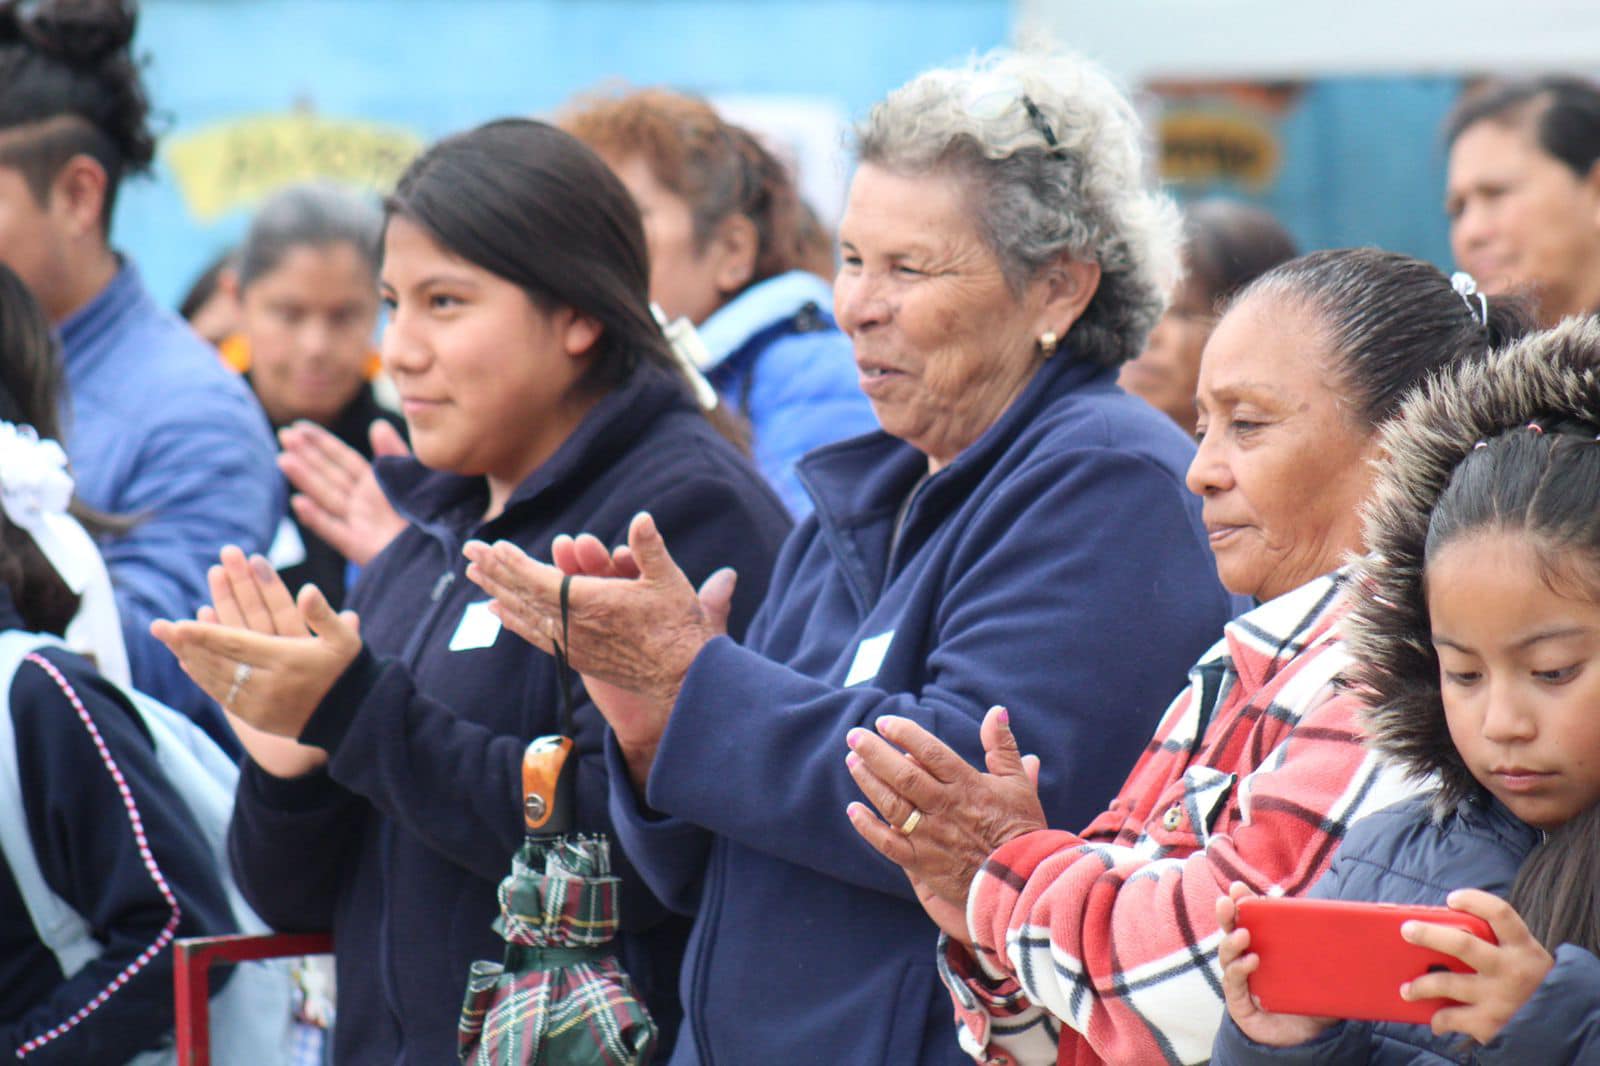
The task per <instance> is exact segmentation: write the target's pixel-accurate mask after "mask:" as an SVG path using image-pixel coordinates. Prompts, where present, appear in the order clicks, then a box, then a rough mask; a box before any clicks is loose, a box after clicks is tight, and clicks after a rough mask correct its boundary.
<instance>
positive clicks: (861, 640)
mask: <svg viewBox="0 0 1600 1066" xmlns="http://www.w3.org/2000/svg"><path fill="white" fill-rule="evenodd" d="M1114 378H1115V373H1114V372H1113V371H1111V370H1108V369H1104V368H1100V367H1095V366H1090V365H1085V364H1081V363H1074V362H1072V360H1071V356H1070V353H1067V352H1062V353H1058V354H1057V355H1056V357H1055V358H1054V359H1052V360H1050V361H1049V362H1047V363H1046V364H1045V365H1044V367H1043V368H1042V369H1041V370H1040V371H1039V372H1038V373H1037V374H1036V375H1035V376H1034V379H1033V380H1032V382H1031V383H1030V384H1029V385H1028V386H1027V388H1026V389H1025V390H1024V392H1023V393H1022V395H1021V396H1020V397H1018V399H1017V400H1016V401H1015V402H1014V403H1013V404H1012V405H1011V407H1010V408H1009V409H1008V410H1007V411H1006V413H1005V414H1004V415H1003V416H1002V417H1001V418H1000V420H999V421H998V422H997V423H996V424H995V425H993V426H991V427H990V428H989V430H988V431H987V432H986V433H985V434H984V435H983V436H982V437H980V438H979V440H978V441H977V442H976V443H974V444H973V445H972V446H971V447H969V448H968V449H967V450H966V451H964V452H962V453H961V454H960V455H959V456H958V457H957V458H956V459H955V460H954V461H953V462H951V463H950V464H949V465H948V466H946V467H944V468H943V469H942V470H941V471H940V472H938V473H937V474H934V475H932V476H931V477H927V479H926V480H922V479H923V477H924V475H925V474H927V457H926V456H924V455H923V454H922V453H920V452H918V451H916V450H915V449H913V448H911V447H910V446H909V445H907V444H905V443H903V442H901V441H899V440H896V439H894V438H892V437H889V436H887V435H885V434H883V433H875V434H869V435H867V436H865V437H859V438H856V439H855V440H851V441H845V442H842V443H839V444H835V445H830V446H828V447H826V448H822V449H819V450H818V451H816V452H813V453H812V454H811V455H810V456H808V457H807V458H806V459H805V460H803V461H802V462H801V464H800V473H801V478H802V479H803V480H804V482H805V483H806V485H807V487H808V489H809V491H810V493H811V497H812V499H813V500H814V501H815V503H816V510H815V511H814V513H813V514H812V516H811V517H810V518H808V519H806V520H805V521H804V522H802V523H801V524H800V526H799V527H798V528H797V529H796V530H795V532H794V535H793V536H792V537H791V538H790V539H789V542H788V544H787V545H786V546H785V548H784V552H783V555H782V557H781V558H780V559H779V561H778V567H777V571H776V572H775V574H774V576H773V579H772V589H773V592H772V595H771V597H769V599H768V602H767V603H766V604H765V605H763V607H762V610H761V613H760V614H759V615H758V617H757V618H756V620H755V622H754V623H753V624H752V625H751V627H750V633H749V636H748V638H747V640H746V642H745V644H744V645H743V646H741V645H740V644H738V643H737V642H736V641H734V640H732V639H729V638H718V639H716V640H714V641H712V642H711V643H710V644H709V645H707V646H706V647H705V648H704V649H703V650H702V651H701V652H700V654H699V656H697V658H696V659H695V662H694V664H693V665H692V667H691V668H690V670H689V673H688V676H687V678H686V679H685V683H684V686H683V689H682V692H681V694H680V695H679V698H678V702H677V706H676V708H675V709H674V711H673V714H672V718H671V720H670V722H669V724H668V726H667V731H666V734H665V736H664V737H663V740H662V743H661V746H660V749H659V752H658V755H657V758H656V762H655V764H654V766H653V768H652V770H651V774H650V778H649V781H648V787H647V796H646V797H645V799H646V801H647V803H648V808H647V807H645V806H642V805H641V803H640V799H639V797H638V796H637V795H636V794H635V792H634V789H633V788H632V785H631V784H630V783H629V779H628V777H627V776H626V775H625V774H622V773H621V772H620V765H621V763H620V756H619V754H618V753H617V750H616V746H615V744H611V745H609V747H608V758H611V759H613V760H616V761H614V762H613V763H612V765H613V767H614V769H613V773H612V810H613V816H614V818H615V820H616V823H617V826H618V832H619V834H620V835H621V837H622V840H623V842H624V844H625V845H626V846H627V847H628V849H629V851H630V853H631V854H632V855H633V857H634V861H635V862H636V863H637V864H638V866H639V868H640V870H641V872H643V873H644V875H645V877H646V879H647V880H648V881H649V882H650V884H651V885H652V887H654V888H655V889H656V891H657V893H658V894H659V895H660V896H661V898H662V899H664V900H666V901H667V902H668V903H669V904H670V905H673V906H676V907H678V908H680V909H682V910H683V911H684V912H685V913H694V914H695V915H696V919H695V927H694V932H693V935H692V938H691V941H690V946H689V954H688V957H687V959H686V960H685V963H684V971H683V974H684V976H683V996H684V1006H685V1021H684V1032H683V1033H682V1034H681V1035H680V1038H679V1040H678V1046H677V1051H676V1054H675V1055H674V1056H673V1058H672V1060H671V1061H672V1064H673V1066H684V1064H690V1063H705V1064H709V1063H716V1064H718V1066H744V1064H747V1063H761V1062H768V1063H785V1064H787V1063H812V1062H830V1063H832V1062H851V1063H894V1064H896V1066H901V1064H907V1066H909V1064H913V1063H950V1064H954V1063H958V1062H961V1061H963V1060H964V1056H963V1055H962V1053H961V1051H960V1049H959V1048H958V1047H957V1045H956V1035H955V1026H954V1023H953V1022H952V1010H951V1006H950V999H949V996H948V994H947V993H946V992H945V990H944V987H943V986H942V985H941V984H940V982H939V978H938V976H937V975H936V973H935V954H936V953H935V941H936V938H937V935H938V934H937V930H936V929H935V928H934V926H933V923H932V922H931V921H929V920H928V918H927V916H926V915H925V914H924V913H923V912H922V909H921V907H920V906H918V904H917V903H916V901H915V899H914V898H913V895H912V892H911V888H910V886H909V885H908V883H907V882H906V879H905V876H904V875H903V874H902V873H901V872H900V870H899V869H898V868H897V867H895V866H893V865H892V864H891V863H889V862H888V861H887V860H885V859H883V858H882V857H881V856H879V855H878V854H877V853H876V852H875V851H873V850H872V849H871V848H870V847H869V846H867V844H865V843H864V842H863V841H862V840H861V839H860V838H859V837H858V836H857V835H856V833H855V830H854V829H852V828H851V826H850V823H849V821H848V820H847V819H846V817H845V813H844V811H845V806H846V805H847V804H849V803H850V802H851V801H853V800H860V799H862V798H863V797H862V794H861V792H860V791H859V790H858V789H857V788H856V785H855V783H854V782H853V781H852V780H851V778H850V776H849V773H848V772H847V770H846V768H845V753H846V748H845V734H846V733H847V732H848V731H849V730H850V728H851V727H853V726H865V727H867V728H871V726H872V723H873V721H874V720H875V719H877V718H878V716H880V715H883V714H898V715H903V716H906V717H908V718H911V719H914V720H916V721H918V722H919V723H921V724H922V725H923V726H925V727H927V728H928V729H930V730H931V731H932V732H934V733H935V734H937V735H938V736H939V737H941V738H942V739H944V740H945V741H946V742H947V743H949V744H951V745H952V746H953V747H954V748H955V749H956V750H957V751H959V752H960V753H961V754H962V755H963V756H964V757H966V758H967V759H968V760H969V761H971V762H973V763H975V764H977V765H982V746H981V745H980V743H979V740H978V725H979V722H980V721H981V720H982V717H983V714H984V712H985V710H986V709H987V708H988V707H989V706H991V705H992V704H997V703H998V704H1004V705H1005V706H1007V707H1009V708H1010V709H1011V721H1012V723H1013V726H1014V728H1015V731H1016V734H1017V738H1018V741H1019V742H1020V744H1021V745H1022V750H1023V751H1031V752H1037V753H1039V754H1040V755H1041V756H1042V757H1043V760H1044V767H1043V772H1042V775H1041V779H1040V784H1041V789H1042V794H1043V799H1044V804H1045V812H1046V814H1047V815H1048V816H1049V820H1050V823H1051V824H1052V825H1066V826H1080V825H1084V824H1086V823H1087V822H1088V820H1089V819H1090V818H1091V817H1092V816H1093V815H1094V814H1097V813H1098V812H1099V811H1100V810H1102V809H1103V807H1104V805H1105V803H1106V802H1107V801H1108V800H1109V799H1110V798H1111V797H1112V795H1113V794H1114V793H1115V791H1116V788H1117V786H1118V785H1120V784H1121V783H1122V780H1123V778H1124V777H1125V776H1126V775H1127V772H1128V770H1129V769H1130V768H1131V767H1132V766H1133V764H1134V762H1135V760H1136V758H1137V757H1138V755H1139V753H1140V752H1141V751H1142V749H1143V747H1144V745H1145V743H1146V742H1147V741H1148V739H1149V737H1150V734H1151V732H1152V731H1153V729H1154V727H1155V724H1156V721H1157V719H1158V717H1159V715H1160V714H1161V712H1162V710H1163V709H1164V707H1165V706H1166V704H1167V702H1168V701H1169V700H1170V699H1171V698H1172V696H1173V694H1174V693H1176V692H1178V691H1179V690H1180V689H1181V688H1182V687H1183V685H1184V682H1185V676H1186V672H1187V670H1188V668H1189V664H1190V663H1192V662H1193V661H1194V660H1195V659H1196V658H1197V657H1198V656H1199V654H1200V653H1201V652H1202V651H1204V650H1205V649H1206V647H1207V646H1209V645H1210V644H1211V643H1212V642H1213V641H1214V640H1215V639H1216V638H1217V635H1218V633H1219V632H1220V631H1221V629H1222V625H1223V623H1224V622H1225V621H1227V619H1228V617H1229V610H1230V601H1229V598H1228V597H1227V596H1226V595H1225V594H1224V592H1223V591H1222V588H1221V587H1220V586H1219V585H1218V583H1217V578H1216V571H1215V568H1214V565H1213V562H1212V558H1211V553H1210V551H1209V550H1208V548H1207V545H1206V538H1205V533H1204V530H1203V528H1202V526H1201V524H1200V520H1199V506H1198V502H1197V501H1196V499H1195V498H1194V497H1193V496H1192V495H1190V494H1189V493H1188V492H1187V491H1186V490H1185V488H1184V484H1183V476H1184V471H1185V468H1186V467H1187V464H1188V462H1189V458H1190V456H1191V455H1192V453H1193V447H1192V445H1191V444H1189V442H1187V441H1186V440H1185V439H1184V437H1183V435H1182V433H1180V432H1179V431H1178V430H1177V429H1176V428H1175V427H1173V426H1172V424H1171V423H1170V422H1169V421H1167V419H1165V418H1164V417H1163V416H1161V415H1159V414H1157V413H1156V412H1155V411H1154V410H1153V409H1151V408H1150V407H1149V406H1148V405H1146V404H1144V403H1143V402H1141V401H1139V400H1135V399H1133V398H1131V397H1129V396H1127V395H1126V394H1125V393H1123V392H1122V391H1121V390H1120V389H1118V388H1117V386H1116V384H1115V381H1114ZM901 514H903V516H904V517H903V521H902V523H901V530H900V536H899V539H898V542H895V540H894V537H893V533H894V528H895V525H896V517H897V516H899V515H901ZM668 545H669V546H671V545H672V541H671V538H670V537H669V538H668ZM674 550H676V549H674ZM708 771H714V772H708ZM708 830H709V832H707V831H708Z"/></svg>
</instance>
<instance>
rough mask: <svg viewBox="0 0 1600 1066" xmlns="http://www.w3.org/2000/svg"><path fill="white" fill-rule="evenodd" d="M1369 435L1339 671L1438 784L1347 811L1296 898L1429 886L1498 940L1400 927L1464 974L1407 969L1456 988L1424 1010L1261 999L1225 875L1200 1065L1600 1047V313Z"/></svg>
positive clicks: (1545, 1057)
mask: <svg viewBox="0 0 1600 1066" xmlns="http://www.w3.org/2000/svg"><path fill="white" fill-rule="evenodd" d="M1467 300H1468V306H1469V309H1472V310H1477V309H1478V308H1479V307H1480V306H1481V305H1480V304H1479V303H1478V298H1477V297H1476V296H1475V295H1470V296H1469V297H1467ZM1384 449H1385V453H1386V456H1387V458H1386V459H1385V460H1384V462H1383V465H1382V467H1381V480H1380V484H1379V487H1378V491H1377V493H1376V495H1375V502H1374V505H1373V506H1372V508H1371V510H1370V512H1369V514H1368V518H1367V522H1368V525H1367V530H1366V535H1367V544H1368V545H1369V547H1370V549H1371V551H1370V554H1369V555H1368V556H1367V557H1366V558H1365V559H1364V560H1363V561H1362V562H1361V563H1360V564H1358V569H1357V575H1356V578H1355V580H1353V581H1352V593H1351V595H1352V600H1353V603H1354V606H1353V609H1352V613H1351V616H1350V619H1349V622H1348V626H1349V639H1350V641H1351V645H1352V647H1353V649H1354V651H1355V653H1356V657H1357V660H1358V662H1359V663H1360V666H1359V667H1358V669H1357V671H1356V675H1355V677H1354V679H1353V680H1354V681H1355V683H1356V684H1357V686H1358V687H1359V688H1361V689H1363V690H1365V692H1366V694H1367V696H1368V698H1369V700H1370V702H1371V705H1372V707H1373V708H1374V709H1373V710H1372V711H1371V712H1370V716H1369V717H1370V727H1371V733H1372V736H1373V742H1374V743H1375V744H1376V745H1377V746H1378V747H1379V748H1380V749H1381V750H1383V751H1385V752H1386V753H1388V754H1389V755H1391V756H1393V757H1395V758H1397V759H1398V760H1400V761H1401V762H1402V763H1403V764H1404V765H1406V766H1407V767H1408V768H1409V769H1411V770H1412V771H1413V772H1414V773H1415V774H1416V775H1418V776H1419V777H1426V776H1433V777H1436V778H1437V780H1438V782H1439V787H1438V789H1437V791H1435V792H1434V793H1432V794H1431V795H1428V796H1422V797H1419V798H1416V799H1412V800H1407V801H1405V802H1403V803H1400V804H1397V805H1396V806H1394V807H1391V808H1389V809H1387V810H1385V811H1382V812H1379V813H1378V814H1375V815H1373V816H1371V817H1370V818H1368V819H1366V820H1364V821H1363V822H1361V823H1358V824H1357V826H1356V827H1355V828H1354V829H1353V830H1352V831H1351V832H1350V833H1349V835H1348V836H1347V837H1346V838H1345V841H1344V844H1343V846H1342V847H1341V849H1340V851H1339V854H1338V856H1337V857H1336V858H1335V860H1334V863H1333V865H1332V867H1331V868H1330V869H1329V871H1328V873H1327V875H1326V876H1325V877H1324V878H1323V879H1322V880H1321V881H1320V882H1319V883H1318V884H1317V885H1316V886H1315V887H1314V888H1313V890H1312V892H1311V895H1312V896H1320V897H1323V898H1326V899H1349V900H1374V901H1383V902H1389V903H1405V904H1441V903H1442V904H1445V905H1447V906H1448V907H1450V908H1452V909H1453V910H1456V911H1460V912H1463V913H1465V914H1470V915H1475V916H1477V917H1479V918H1481V919H1483V920H1484V921H1485V922H1487V923H1488V925H1489V927H1490V928H1491V929H1492V931H1493V933H1494V938H1495V940H1496V941H1497V943H1491V942H1489V941H1487V940H1483V939H1480V938H1479V937H1476V936H1473V935H1472V934H1471V933H1468V932H1466V931H1464V930H1462V929H1453V928H1449V927H1447V926H1445V925H1441V924H1436V923H1431V922H1423V921H1410V922H1406V923H1404V924H1403V925H1402V926H1401V927H1400V935H1401V937H1403V938H1404V940H1406V941H1407V942H1409V943H1410V944H1413V945H1417V946H1420V947H1425V948H1430V949H1433V950H1435V951H1438V952H1441V953H1442V954H1443V955H1445V956H1450V957H1454V958H1456V959H1459V960H1460V961H1461V962H1462V963H1464V964H1465V967H1466V968H1467V969H1468V970H1470V971H1471V972H1467V973H1452V972H1429V973H1426V974H1424V975H1423V976H1420V977H1417V978H1415V979H1414V980H1411V981H1408V982H1406V983H1405V984H1403V985H1402V986H1401V987H1400V989H1399V994H1400V997H1401V999H1403V1000H1408V1001H1416V1000H1425V999H1433V998H1439V999H1445V1000H1453V1001H1455V1002H1454V1003H1453V1004H1450V1005H1446V1006H1444V1007H1442V1008H1440V1009H1438V1010H1437V1011H1435V1012H1433V1014H1432V1020H1431V1024H1430V1025H1426V1026H1424V1025H1417V1024H1404V1023H1397V1022H1376V1023H1374V1022H1357V1021H1348V1020H1346V1021H1340V1020H1337V1019H1333V1018H1314V1017H1307V1016H1301V1015H1288V1014H1273V1013H1270V1012H1268V1011H1265V1010H1263V1009H1262V1008H1261V1006H1260V1005H1259V1000H1258V999H1257V997H1259V996H1262V995H1270V994H1269V993H1265V992H1264V991H1263V989H1260V988H1255V989H1252V988H1250V987H1249V978H1250V975H1251V974H1252V973H1253V972H1254V971H1255V970H1256V969H1257V967H1258V966H1259V965H1260V962H1261V960H1260V957H1258V956H1257V955H1256V954H1254V953H1253V952H1251V950H1250V934H1249V932H1248V930H1243V929H1239V930H1235V928H1234V925H1235V917H1236V914H1235V911H1236V907H1235V903H1236V901H1237V900H1238V899H1239V898H1241V897H1242V896H1243V895H1245V894H1246V893H1247V892H1248V890H1247V889H1245V888H1244V886H1242V885H1235V886H1233V889H1232V891H1231V892H1230V898H1227V899H1223V900H1220V901H1219V903H1218V908H1217V914H1218V919H1219V921H1220V924H1221V925H1222V927H1223V929H1224V930H1225V931H1226V932H1225V935H1224V936H1223V938H1222V940H1221V943H1220V946H1219V949H1218V954H1219V961H1220V962H1221V964H1222V966H1223V982H1224V992H1225V996H1226V999H1227V1004H1228V1013H1229V1017H1230V1020H1229V1021H1228V1022H1227V1023H1225V1024H1224V1026H1223V1029H1222V1031H1221V1032H1220V1033H1219V1035H1218V1038H1217V1044H1216V1049H1215V1055H1214V1057H1213V1059H1212V1062H1213V1063H1214V1064H1216V1066H1231V1064H1239V1063H1255V1062H1260V1063H1271V1062H1290V1061H1292V1062H1294V1063H1297V1064H1298V1063H1322V1062H1330V1063H1331V1062H1339V1063H1343V1062H1382V1063H1387V1062H1396V1063H1399V1062H1404V1063H1407V1064H1412V1063H1423V1062H1433V1061H1438V1062H1462V1061H1473V1062H1478V1063H1519V1064H1521V1063H1541V1064H1557V1063H1586V1062H1600V958H1597V957H1596V952H1597V951H1600V876H1597V874H1600V521H1596V515H1597V514H1600V324H1596V323H1594V322H1592V321H1588V320H1571V321H1569V322H1567V323H1565V324H1563V325H1561V326H1558V327H1557V328H1555V329H1553V330H1551V331H1549V332H1547V333H1542V334H1538V335H1535V336H1533V337H1530V338H1528V339H1527V340H1524V341H1522V342H1520V343H1518V344H1516V345H1513V346H1511V347H1509V348H1507V349H1505V350H1503V351H1501V352H1499V353H1496V354H1494V355H1491V356H1490V357H1489V359H1488V360H1487V361H1485V362H1478V363H1476V364H1469V365H1458V366H1457V367H1455V368H1453V369H1452V370H1450V371H1448V372H1446V373H1445V374H1444V375H1443V376H1442V377H1441V378H1440V379H1438V380H1437V381H1436V382H1435V383H1434V385H1433V387H1432V388H1431V389H1430V390H1429V391H1428V392H1426V393H1425V394H1421V395H1418V396H1416V397H1414V398H1413V399H1412V400H1411V401H1410V402H1409V403H1408V404H1407V406H1406V407H1405V409H1404V410H1403V412H1402V414H1401V416H1400V417H1399V418H1397V419H1395V420H1394V421H1393V422H1392V423H1390V428H1389V429H1388V430H1387V432H1386V433H1385V439H1384ZM1467 886H1470V887H1467ZM1502 897H1504V898H1502ZM1252 992H1254V993H1255V994H1254V995H1252Z"/></svg>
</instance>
